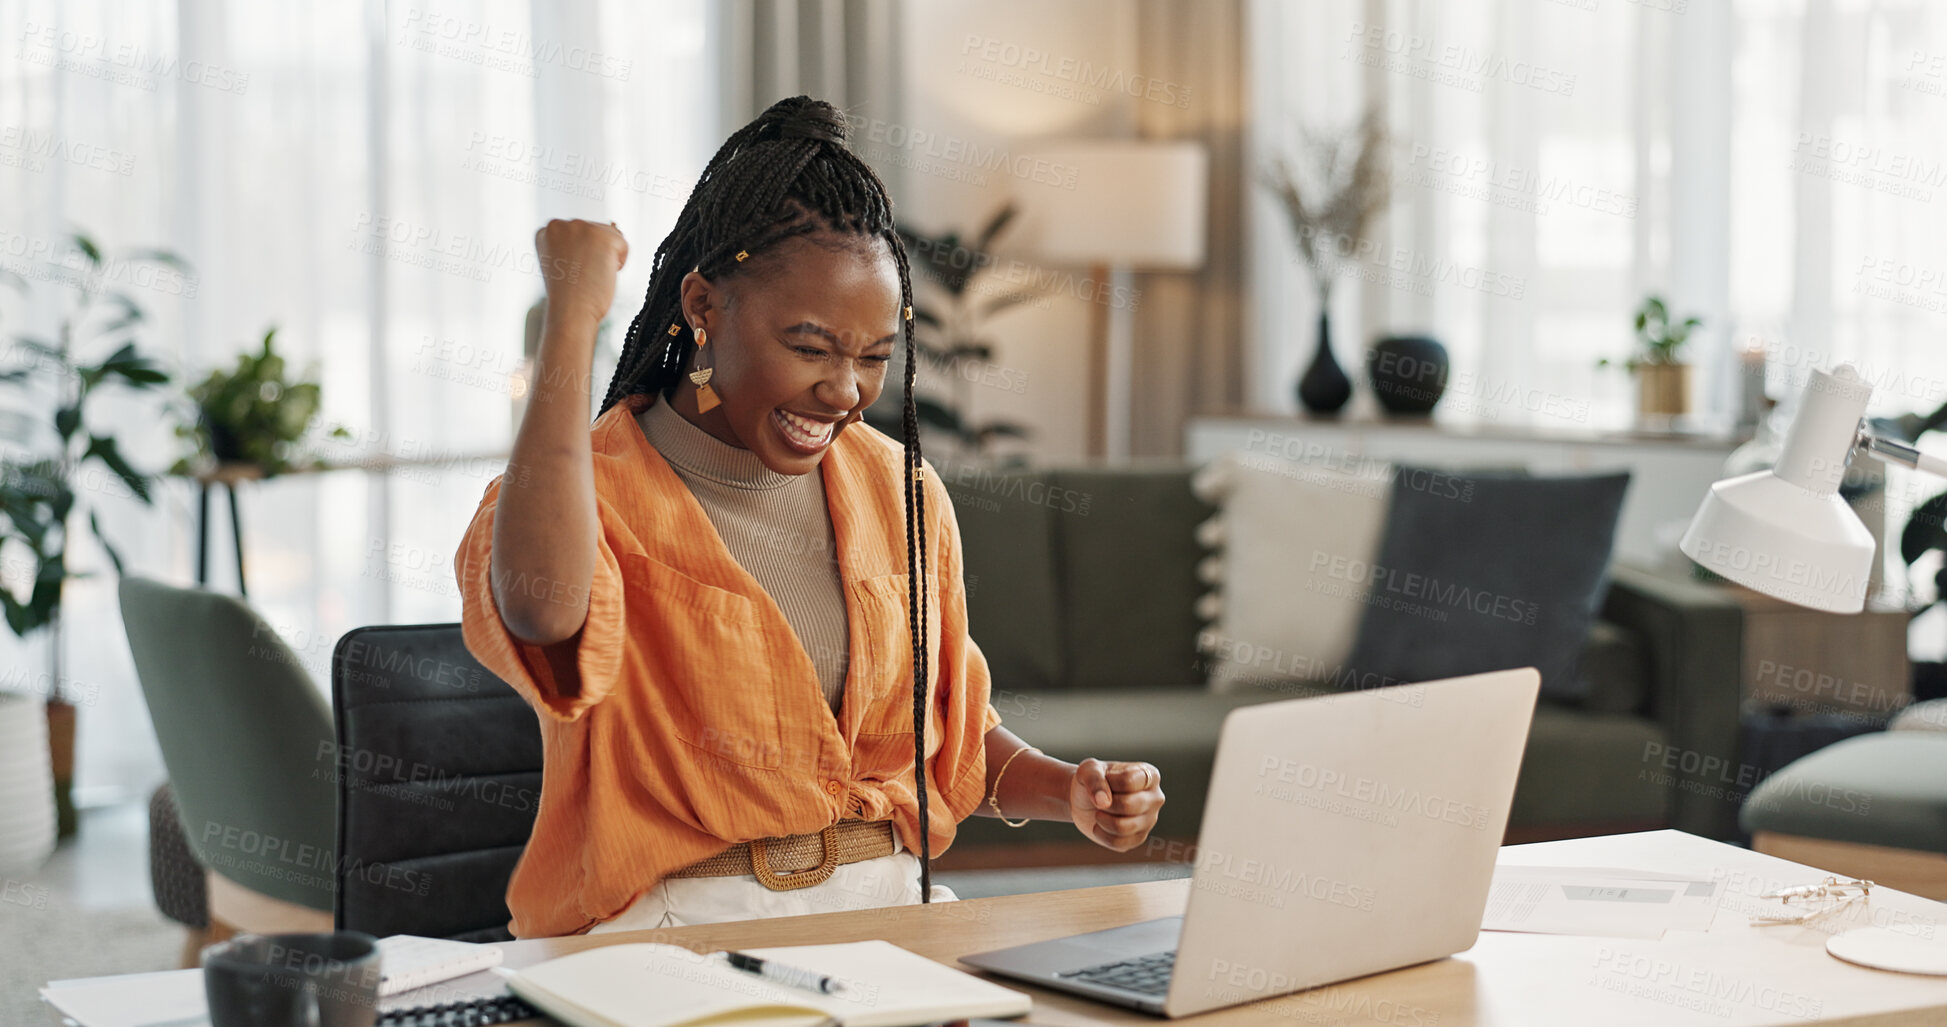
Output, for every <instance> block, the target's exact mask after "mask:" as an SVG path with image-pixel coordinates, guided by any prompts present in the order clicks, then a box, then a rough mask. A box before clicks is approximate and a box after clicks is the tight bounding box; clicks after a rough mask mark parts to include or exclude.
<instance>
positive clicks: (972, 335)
mask: <svg viewBox="0 0 1947 1027" xmlns="http://www.w3.org/2000/svg"><path fill="white" fill-rule="evenodd" d="M1015 213H1016V211H1015V207H1014V205H1013V204H1012V203H1008V204H1004V205H1003V206H1002V207H1001V208H1000V210H998V211H996V212H995V214H994V216H993V217H991V218H989V219H988V221H987V224H986V226H985V227H983V228H982V229H981V230H980V231H979V232H978V233H976V234H975V235H974V237H973V238H972V239H971V240H965V241H963V240H962V239H961V237H960V233H959V231H957V230H955V231H949V232H946V233H944V234H941V235H928V234H927V233H924V232H921V231H918V230H916V229H914V228H911V227H909V226H904V225H902V226H900V227H899V229H898V231H899V235H900V238H901V240H902V241H903V242H904V243H905V244H906V253H907V259H908V261H909V263H910V266H911V267H912V269H913V270H914V271H916V272H918V273H919V276H920V277H921V278H922V279H924V280H925V281H927V282H930V283H932V285H933V286H934V287H935V289H936V290H937V291H938V292H939V293H940V294H942V295H943V296H944V297H945V300H946V302H945V303H944V304H939V305H936V304H934V303H930V302H923V301H921V300H920V299H918V298H917V297H915V298H914V300H913V348H914V349H915V350H916V351H917V352H918V354H919V359H920V368H919V370H920V371H921V372H926V371H933V372H936V373H938V374H939V375H943V376H945V377H946V378H947V379H948V385H949V388H950V390H951V392H950V398H948V399H941V398H939V397H937V396H914V397H913V410H914V413H915V414H916V415H917V416H918V418H919V421H920V424H921V425H923V426H926V427H930V428H935V429H938V430H940V431H943V432H945V433H947V434H948V435H950V436H952V437H953V439H954V440H955V441H957V442H958V443H959V444H960V446H961V447H962V448H963V449H964V450H966V451H968V452H972V453H975V454H984V453H985V452H986V451H987V448H988V446H989V445H991V444H992V443H993V442H994V441H995V440H996V439H1002V438H1016V439H1019V438H1026V437H1027V434H1028V432H1027V429H1026V428H1025V427H1023V426H1021V425H1019V424H1015V423H1013V422H1011V421H986V422H982V423H975V422H974V421H973V420H972V418H971V415H970V412H969V411H970V408H971V406H972V401H973V395H972V392H973V384H974V383H975V382H976V381H977V380H981V379H982V378H983V377H991V378H992V380H993V381H994V382H995V383H996V384H999V385H1002V386H1003V387H1010V386H1011V385H1018V386H1019V387H1025V386H1026V379H1025V378H1022V377H1018V376H1014V375H1009V374H997V375H992V376H988V375H984V374H983V371H982V369H983V368H988V369H991V368H992V367H993V362H994V344H993V341H992V340H991V339H989V338H988V337H987V336H986V335H985V329H986V324H987V319H988V318H991V317H993V316H994V315H996V314H998V313H1000V312H1001V311H1003V310H1007V309H1009V308H1011V307H1014V306H1017V305H1019V304H1021V303H1025V302H1027V301H1029V300H1032V299H1034V298H1035V297H1036V295H1037V293H1035V292H1034V291H1032V290H1028V289H1006V290H1000V291H995V290H990V289H985V288H983V287H982V286H981V284H980V283H981V282H982V280H983V278H986V277H989V275H988V274H987V272H988V271H989V269H991V268H992V267H993V265H994V256H993V253H992V251H991V249H990V248H991V247H992V246H993V244H994V242H995V241H996V240H997V239H999V238H1000V236H1001V234H1002V232H1004V231H1005V230H1006V228H1007V226H1008V224H1009V223H1010V222H1012V221H1013V219H1014V215H1015ZM983 293H984V294H986V295H985V296H983V295H982V294H983ZM924 377H925V375H923V374H916V375H915V377H914V381H915V383H918V382H920V381H922V380H923V379H924ZM897 392H898V390H896V389H890V388H888V389H887V390H885V392H884V393H882V394H881V401H880V402H878V403H875V404H873V406H872V407H871V408H870V409H869V410H867V411H866V422H867V423H868V424H871V425H872V426H873V427H874V428H877V429H879V430H880V431H883V432H885V433H887V434H889V435H893V436H895V437H897V436H898V434H899V431H900V428H899V397H898V395H897ZM887 397H890V399H888V398H887Z"/></svg>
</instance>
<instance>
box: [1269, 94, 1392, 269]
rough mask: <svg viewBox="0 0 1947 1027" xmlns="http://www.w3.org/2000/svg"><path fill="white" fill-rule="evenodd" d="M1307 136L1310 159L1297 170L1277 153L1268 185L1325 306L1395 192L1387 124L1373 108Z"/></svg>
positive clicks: (1305, 139) (1305, 142)
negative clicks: (1350, 122) (1347, 124)
mask: <svg viewBox="0 0 1947 1027" xmlns="http://www.w3.org/2000/svg"><path fill="white" fill-rule="evenodd" d="M1302 137H1303V140H1304V142H1303V151H1304V158H1305V159H1304V161H1303V164H1302V165H1301V166H1300V167H1299V168H1298V169H1297V174H1293V169H1292V167H1291V164H1292V162H1291V161H1288V160H1286V159H1285V158H1283V157H1280V158H1276V159H1274V160H1273V161H1272V162H1271V164H1270V166H1269V167H1268V168H1267V169H1266V170H1265V172H1264V185H1265V187H1266V188H1268V189H1270V190H1271V191H1272V192H1273V193H1275V194H1277V197H1278V199H1279V201H1280V202H1282V203H1283V204H1284V209H1285V215H1286V217H1288V218H1289V219H1290V220H1291V231H1292V235H1293V236H1294V237H1295V238H1296V240H1297V243H1298V255H1299V256H1300V257H1301V258H1303V259H1304V261H1305V266H1306V267H1308V268H1310V269H1311V273H1312V281H1313V282H1314V284H1316V286H1317V287H1318V296H1319V302H1320V305H1321V306H1322V305H1323V304H1324V301H1325V299H1326V298H1327V297H1328V296H1330V295H1331V292H1332V279H1333V276H1334V275H1336V274H1338V270H1339V266H1340V264H1341V263H1343V262H1346V261H1354V260H1357V259H1358V258H1357V257H1356V256H1355V255H1356V254H1357V253H1358V252H1359V251H1360V246H1361V244H1362V243H1363V242H1364V241H1365V238H1366V231H1367V230H1368V229H1369V228H1370V227H1371V226H1372V223H1373V221H1374V219H1376V218H1377V217H1378V215H1379V212H1380V211H1381V210H1382V209H1384V208H1385V206H1386V202H1387V199H1388V198H1389V196H1390V193H1391V185H1392V180H1391V177H1390V172H1389V168H1388V159H1387V150H1386V126H1385V121H1384V118H1383V117H1382V116H1381V114H1380V112H1379V110H1378V109H1377V108H1373V109H1371V110H1368V111H1367V112H1366V115H1365V117H1363V118H1361V119H1360V120H1359V123H1358V124H1357V125H1355V126H1353V127H1351V128H1348V129H1345V130H1342V131H1339V132H1334V133H1329V134H1317V133H1313V132H1310V131H1305V132H1303V133H1302Z"/></svg>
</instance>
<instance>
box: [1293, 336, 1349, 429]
mask: <svg viewBox="0 0 1947 1027" xmlns="http://www.w3.org/2000/svg"><path fill="white" fill-rule="evenodd" d="M1351 398H1352V379H1350V378H1347V377H1346V376H1345V371H1344V370H1343V369H1341V368H1340V367H1339V362H1338V360H1337V359H1335V358H1334V357H1333V356H1332V319H1331V317H1330V316H1328V315H1327V314H1326V313H1325V312H1324V311H1322V310H1321V311H1319V312H1318V351H1317V352H1316V353H1313V354H1312V366H1310V367H1308V368H1306V369H1305V376H1304V377H1303V378H1300V379H1298V404H1299V405H1300V406H1302V407H1304V408H1305V409H1306V410H1309V411H1311V412H1312V413H1314V414H1336V413H1338V412H1339V408H1340V407H1343V406H1345V403H1346V401H1347V400H1349V399H1351Z"/></svg>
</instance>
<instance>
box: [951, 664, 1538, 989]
mask: <svg viewBox="0 0 1947 1027" xmlns="http://www.w3.org/2000/svg"><path fill="white" fill-rule="evenodd" d="M1540 688H1541V675H1540V674H1538V673H1537V672H1536V671H1535V670H1534V669H1533V668H1531V667H1530V668H1523V669H1520V670H1507V671H1497V672H1495V673H1492V674H1476V675H1473V676H1471V677H1464V678H1450V679H1448V680H1444V681H1430V682H1425V683H1421V684H1414V685H1398V686H1394V687H1390V688H1376V689H1371V690H1368V691H1359V692H1348V693H1344V694H1340V695H1330V696H1323V697H1319V698H1310V699H1293V700H1289V701H1283V702H1272V703H1264V704H1261V705H1256V706H1246V707H1244V708H1242V709H1238V710H1234V711H1232V712H1231V714H1230V715H1229V716H1228V717H1226V718H1225V719H1224V727H1223V734H1222V735H1221V736H1220V737H1219V739H1218V742H1217V762H1216V767H1215V769H1214V770H1213V772H1212V774H1211V779H1210V795H1209V798H1208V800H1207V802H1206V803H1205V805H1204V814H1203V828H1202V831H1201V832H1200V834H1199V835H1198V846H1197V848H1196V850H1195V853H1194V855H1193V856H1192V857H1191V860H1192V862H1193V863H1194V870H1193V872H1192V876H1191V879H1190V883H1191V887H1190V901H1189V905H1188V906H1187V907H1186V908H1185V910H1184V913H1183V915H1182V916H1178V917H1166V918H1164V919H1161V920H1150V921H1146V922H1143V923H1138V924H1131V925H1129V926H1127V927H1117V928H1113V929H1111V930H1106V931H1095V932H1092V933H1089V934H1078V935H1073V936H1070V937H1066V938H1057V939H1054V940H1052V941H1043V942H1036V943H1034V944H1031V945H1020V946H1016V947H1014V948H1009V949H1000V950H998V951H994V952H983V953H980V954H978V955H972V956H962V957H960V959H961V962H963V963H966V964H968V965H970V966H974V967H978V968H980V969H982V970H987V971H989V972H992V973H996V974H1001V975H1004V976H1007V977H1013V978H1017V979H1019V980H1023V981H1027V982H1030V983H1033V984H1036V985H1039V986H1042V987H1046V988H1055V989H1060V990H1062V991H1069V992H1074V993H1076V994H1079V995H1086V996H1088V997H1090V998H1095V999H1100V1000H1102V1001H1105V1002H1113V1003H1116V1004H1118V1005H1124V1006H1130V1007H1133V1008H1136V1009H1140V1010H1143V1011H1145V1012H1150V1013H1159V1014H1162V1015H1164V1016H1170V1017H1178V1016H1188V1015H1190V1014H1192V1013H1201V1012H1204V1011H1206V1010H1210V1009H1218V1008H1222V1007H1224V1006H1230V1005H1236V1004H1238V1003H1240V1002H1251V1001H1255V1000H1257V999H1261V998H1268V997H1271V996H1274V995H1283V994H1287V993H1290V992H1294V991H1302V990H1304V989H1306V988H1313V987H1317V986H1319V985H1322V984H1331V983H1334V982H1336V981H1343V980H1347V979H1349V978H1353V977H1362V976H1364V975H1366V974H1372V973H1378V972H1380V971H1383V970H1391V969H1394V968H1396V967H1402V966H1410V965H1412V964H1414V963H1424V962H1428V961H1430V960H1434V959H1440V958H1443V957H1445V956H1450V955H1452V954H1454V953H1456V952H1461V951H1464V950H1466V949H1468V948H1471V947H1473V944H1474V941H1475V938H1476V937H1477V936H1478V935H1479V934H1480V926H1481V914H1482V912H1483V911H1484V910H1485V909H1486V906H1487V889H1488V885H1489V883H1490V882H1491V880H1492V878H1493V875H1494V858H1495V855H1496V854H1497V853H1498V851H1499V849H1500V845H1501V835H1502V833H1503V832H1504V831H1505V830H1506V828H1507V821H1508V802H1509V800H1510V799H1512V798H1513V796H1514V778H1515V774H1516V772H1517V771H1519V769H1520V767H1521V753H1522V750H1523V748H1524V747H1525V746H1526V744H1527V738H1528V722H1529V720H1530V718H1532V717H1533V715H1534V709H1535V699H1536V696H1537V694H1538V693H1539V691H1540Z"/></svg>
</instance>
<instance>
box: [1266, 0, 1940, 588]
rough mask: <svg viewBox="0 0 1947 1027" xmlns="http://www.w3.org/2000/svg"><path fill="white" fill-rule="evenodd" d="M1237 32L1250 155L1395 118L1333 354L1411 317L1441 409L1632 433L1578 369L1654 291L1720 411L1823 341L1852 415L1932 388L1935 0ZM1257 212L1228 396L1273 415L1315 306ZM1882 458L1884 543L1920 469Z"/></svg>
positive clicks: (1522, 5)
mask: <svg viewBox="0 0 1947 1027" xmlns="http://www.w3.org/2000/svg"><path fill="white" fill-rule="evenodd" d="M1250 38H1251V40H1252V46H1253V52H1252V60H1251V61H1250V63H1249V66H1250V68H1251V69H1252V71H1251V76H1252V79H1253V81H1252V100H1253V103H1252V107H1253V112H1252V120H1251V124H1250V125H1249V128H1248V137H1249V147H1250V152H1251V154H1252V165H1253V166H1254V167H1259V166H1262V164H1263V163H1264V162H1265V161H1266V160H1268V159H1269V158H1270V157H1272V156H1273V155H1275V154H1277V153H1280V152H1288V151H1291V150H1292V149H1294V148H1295V146H1296V140H1297V127H1298V126H1301V125H1309V126H1311V127H1313V128H1314V129H1320V128H1324V129H1330V128H1340V127H1344V126H1348V125H1350V124H1351V123H1352V122H1353V121H1355V120H1356V119H1357V117H1358V116H1359V114H1360V112H1361V111H1362V110H1364V109H1365V108H1366V107H1367V106H1368V105H1377V106H1378V107H1379V108H1380V109H1381V110H1382V111H1383V112H1384V115H1385V119H1386V122H1387V124H1388V126H1389V127H1390V130H1391V133H1392V162H1393V178H1394V183H1393V190H1392V200H1391V203H1390V205H1389V207H1388V210H1387V212H1386V215H1385V216H1384V217H1383V218H1382V219H1381V221H1380V223H1379V226H1378V230H1377V233H1376V239H1375V247H1374V249H1373V251H1372V253H1371V254H1370V255H1369V256H1368V257H1367V258H1366V259H1365V260H1364V261H1362V262H1361V264H1360V266H1359V267H1358V270H1359V271H1360V272H1361V274H1360V275H1359V276H1357V277H1354V276H1351V275H1348V276H1346V277H1344V278H1342V279H1341V280H1340V281H1339V283H1338V286H1337V287H1336V288H1335V289H1334V291H1333V296H1332V305H1333V310H1332V315H1333V322H1334V324H1333V327H1334V338H1335V351H1336V353H1337V354H1338V358H1339V361H1340V363H1341V364H1343V365H1345V366H1346V367H1347V368H1348V370H1351V369H1353V368H1358V367H1362V366H1363V354H1364V351H1365V348H1366V346H1367V345H1368V344H1369V343H1370V342H1371V341H1372V340H1373V339H1374V338H1375V337H1376V336H1378V335H1380V334H1383V333H1386V332H1394V331H1425V332H1429V333H1431V334H1432V335H1434V336H1436V337H1437V338H1439V339H1441V340H1442V341H1443V342H1444V343H1446V345H1447V348H1448V350H1449V352H1450V353H1451V355H1452V359H1453V366H1454V374H1455V377H1454V379H1453V385H1452V386H1450V389H1449V398H1448V399H1447V400H1445V401H1443V410H1442V415H1443V416H1445V417H1448V418H1451V419H1454V420H1461V421H1476V422H1489V423H1503V424H1534V425H1539V426H1543V427H1554V428H1578V427H1598V426H1605V425H1606V426H1621V425H1627V424H1628V423H1629V422H1630V419H1631V411H1632V404H1633V401H1634V392H1633V388H1632V383H1631V382H1630V380H1629V379H1628V378H1627V377H1626V376H1625V375H1624V374H1622V373H1621V372H1620V371H1616V370H1598V369H1597V368H1596V361H1597V359H1598V358H1600V357H1604V356H1608V357H1621V356H1623V355H1625V354H1627V353H1628V352H1629V350H1630V348H1631V346H1632V341H1633V340H1632V334H1633V333H1632V324H1631V321H1632V315H1633V311H1634V309H1635V306H1636V304H1637V303H1638V302H1639V301H1640V300H1641V298H1642V297H1643V296H1644V295H1646V294H1648V293H1651V292H1657V293H1662V294H1663V295H1665V296H1667V297H1668V298H1669V299H1670V302H1671V304H1672V306H1673V307H1674V308H1676V311H1677V313H1679V314H1690V313H1695V314H1698V315H1700V316H1702V317H1703V318H1704V319H1705V321H1706V326H1705V328H1704V329H1703V330H1701V331H1700V332H1699V333H1698V334H1697V335H1696V336H1694V337H1693V338H1694V344H1693V348H1692V352H1691V359H1692V360H1693V362H1694V363H1696V365H1697V374H1698V379H1699V380H1698V384H1697V394H1698V401H1699V404H1700V407H1701V411H1702V412H1703V413H1704V414H1706V415H1717V416H1719V417H1722V418H1726V419H1727V418H1728V415H1729V414H1730V413H1731V410H1732V406H1733V396H1734V395H1735V392H1734V390H1735V387H1736V382H1735V379H1736V374H1735V360H1736V353H1737V350H1738V349H1740V348H1743V347H1746V346H1751V345H1754V344H1756V343H1758V342H1760V341H1761V342H1763V343H1764V344H1765V345H1766V346H1767V348H1768V349H1769V350H1770V353H1771V370H1770V392H1771V394H1772V395H1773V396H1774V397H1777V398H1780V399H1781V400H1783V401H1785V402H1787V403H1790V402H1792V401H1793V400H1794V399H1795V396H1796V394H1797V391H1798V389H1799V388H1800V387H1801V386H1802V384H1803V383H1804V381H1805V375H1806V373H1807V372H1808V371H1809V370H1811V369H1812V368H1815V367H1830V366H1832V365H1833V364H1835V363H1837V362H1839V361H1851V362H1853V363H1854V364H1856V365H1858V366H1859V367H1860V369H1861V370H1862V372H1864V373H1865V374H1866V375H1867V376H1868V377H1869V378H1870V379H1872V380H1873V381H1874V382H1875V385H1876V392H1875V395H1874V399H1873V404H1872V407H1871V412H1872V413H1873V414H1875V415H1896V414H1901V413H1905V412H1908V411H1922V412H1926V411H1931V410H1932V409H1934V408H1935V407H1938V406H1939V405H1941V403H1943V402H1947V338H1943V329H1944V328H1947V7H1943V6H1941V5H1940V4H1937V3H1928V2H1926V0H1873V2H1864V0H1734V2H1721V3H1720V2H1717V0H1639V2H1608V0H1604V2H1602V3H1597V2H1595V0H1440V2H1431V0H1425V2H1422V0H1328V2H1320V3H1305V4H1286V3H1279V2H1276V0H1256V2H1255V3H1254V4H1253V7H1252V31H1251V33H1250ZM1251 203H1252V204H1253V207H1252V211H1251V213H1252V215H1253V216H1252V221H1253V223H1254V225H1256V226H1258V227H1257V229H1256V230H1255V231H1254V232H1253V233H1252V239H1251V244H1250V245H1251V252H1252V283H1253V289H1252V302H1253V303H1254V304H1255V308H1256V309H1255V318H1254V327H1255V335H1254V344H1253V346H1252V350H1251V357H1252V360H1253V367H1252V370H1251V373H1250V376H1249V381H1250V383H1251V389H1252V390H1253V391H1252V395H1251V396H1250V397H1249V398H1250V401H1251V402H1252V403H1253V404H1255V405H1257V406H1258V407H1260V408H1262V409H1269V410H1291V409H1294V408H1295V401H1294V399H1293V396H1292V385H1293V383H1294V382H1295V380H1296V379H1297V377H1298V375H1299V374H1301V373H1302V372H1303V369H1304V367H1305V364H1306V362H1307V361H1308V360H1309V358H1310V355H1311V352H1312V344H1313V332H1314V329H1313V322H1314V320H1315V318H1316V309H1315V303H1314V300H1313V294H1312V290H1311V286H1310V278H1309V275H1308V273H1307V272H1306V270H1305V268H1304V267H1303V265H1301V264H1300V263H1298V261H1297V254H1296V248H1295V247H1294V245H1293V242H1292V238H1291V233H1290V231H1289V229H1288V227H1287V226H1286V225H1285V223H1284V215H1283V212H1282V210H1281V209H1280V208H1279V207H1278V205H1277V204H1276V202H1275V201H1274V200H1273V199H1272V198H1271V197H1270V196H1269V194H1268V193H1267V192H1266V191H1265V190H1263V189H1261V188H1254V189H1253V196H1252V199H1251ZM1354 374H1355V377H1356V376H1357V372H1354ZM1362 398H1363V397H1362ZM1365 402H1370V400H1369V399H1368V400H1365ZM1925 445H1926V446H1927V447H1928V448H1930V449H1939V448H1947V444H1944V443H1943V442H1942V440H1940V439H1939V438H1938V437H1934V436H1930V437H1929V439H1928V440H1927V441H1926V443H1925ZM1889 477H1890V480H1891V485H1890V488H1889V494H1888V503H1887V507H1888V514H1889V518H1890V520H1889V523H1890V524H1891V525H1892V526H1893V530H1894V531H1895V532H1896V533H1897V531H1898V528H1899V526H1900V525H1902V524H1904V523H1905V522H1906V518H1907V514H1908V512H1909V511H1910V509H1911V507H1912V505H1913V504H1914V503H1915V502H1917V501H1918V500H1920V499H1924V498H1925V497H1926V496H1928V495H1931V494H1932V493H1934V492H1937V491H1940V489H1941V487H1942V486H1941V484H1940V483H1938V482H1933V481H1929V480H1916V479H1915V478H1914V477H1911V476H1908V475H1906V474H1904V473H1901V472H1899V471H1898V470H1897V469H1896V470H1895V471H1894V472H1893V473H1892V474H1891V475H1890V476H1889ZM1924 577H1925V578H1930V577H1931V574H1930V573H1928V574H1926V575H1925V576H1924ZM1923 580H1924V578H1923ZM1922 592H1924V593H1930V592H1931V589H1930V588H1923V589H1922Z"/></svg>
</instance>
